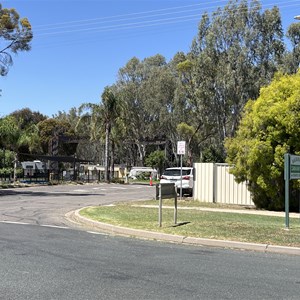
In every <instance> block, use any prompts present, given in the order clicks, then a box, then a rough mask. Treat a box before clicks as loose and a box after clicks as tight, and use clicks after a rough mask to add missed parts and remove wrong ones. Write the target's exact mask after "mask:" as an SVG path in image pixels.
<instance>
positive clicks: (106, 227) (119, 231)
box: [66, 206, 300, 256]
mask: <svg viewBox="0 0 300 300" xmlns="http://www.w3.org/2000/svg"><path fill="white" fill-rule="evenodd" d="M147 207H150V206H147ZM166 208H167V207H166ZM81 209H83V208H81ZM81 209H78V210H75V211H71V212H69V213H67V214H66V219H67V220H68V221H70V222H72V223H73V224H76V225H77V226H80V227H84V228H86V229H89V230H95V231H101V232H104V233H108V234H112V235H122V236H129V237H136V238H142V239H150V240H157V241H164V242H173V243H178V244H185V245H196V246H204V247H220V248H228V249H239V250H248V251H259V252H264V253H278V254H289V255H299V256H300V248H299V247H285V246H276V245H270V244H255V243H244V242H236V241H228V240H215V239H206V238H195V237H188V236H181V235H172V234H166V233H159V232H152V231H146V230H140V229H133V228H127V227H121V226H114V225H111V224H107V223H102V222H97V221H94V220H91V219H88V218H85V217H83V216H81V215H80V210H81ZM180 209H198V210H203V211H222V212H234V213H247V214H249V213H250V214H262V215H271V216H284V212H269V211H255V210H253V211H252V210H251V211H244V210H232V209H218V208H203V207H201V208H199V207H197V208H191V207H188V208H182V207H181V208H180ZM290 218H300V215H299V214H297V213H290ZM299 239H300V237H299Z"/></svg>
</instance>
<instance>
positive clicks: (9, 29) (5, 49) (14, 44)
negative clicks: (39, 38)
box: [0, 4, 33, 76]
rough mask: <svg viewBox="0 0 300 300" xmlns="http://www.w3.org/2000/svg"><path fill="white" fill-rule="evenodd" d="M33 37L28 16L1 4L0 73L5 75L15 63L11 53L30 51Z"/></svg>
mask: <svg viewBox="0 0 300 300" xmlns="http://www.w3.org/2000/svg"><path fill="white" fill-rule="evenodd" d="M32 38H33V34H32V28H31V24H30V22H29V21H28V19H27V18H20V16H19V14H18V13H17V11H16V10H15V9H14V8H10V9H8V8H3V7H2V5H1V4H0V39H1V45H2V46H1V48H0V75H1V76H5V75H7V73H8V71H9V67H10V66H11V65H12V64H13V59H12V55H11V54H15V53H17V52H19V51H29V50H30V48H31V46H30V42H31V40H32Z"/></svg>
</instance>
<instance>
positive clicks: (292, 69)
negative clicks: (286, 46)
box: [282, 22, 300, 74]
mask: <svg viewBox="0 0 300 300" xmlns="http://www.w3.org/2000/svg"><path fill="white" fill-rule="evenodd" d="M286 36H287V38H288V39H289V41H290V43H291V46H292V49H291V50H290V51H287V53H286V55H285V60H284V62H283V66H282V69H283V70H284V71H285V72H286V73H289V74H293V73H296V72H297V71H298V69H299V64H300V22H297V23H292V24H291V25H290V26H289V28H288V30H287V33H286Z"/></svg>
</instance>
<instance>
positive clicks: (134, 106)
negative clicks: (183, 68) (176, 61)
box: [116, 54, 176, 165]
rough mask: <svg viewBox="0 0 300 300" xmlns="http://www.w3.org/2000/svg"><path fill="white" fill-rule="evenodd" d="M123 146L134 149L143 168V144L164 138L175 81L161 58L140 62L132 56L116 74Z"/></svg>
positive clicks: (145, 149) (145, 145) (144, 151)
mask: <svg viewBox="0 0 300 300" xmlns="http://www.w3.org/2000/svg"><path fill="white" fill-rule="evenodd" d="M118 75H119V76H118V81H117V84H116V86H117V89H118V93H119V97H120V98H121V99H122V104H123V106H124V108H123V112H124V113H123V119H124V124H125V128H126V135H127V143H131V145H132V147H133V150H134V148H136V149H137V152H138V156H139V162H138V164H139V165H144V159H145V157H146V154H147V145H149V144H151V143H154V142H155V141H158V140H159V141H161V142H162V143H163V142H165V141H166V139H167V132H168V128H169V127H170V122H169V121H170V114H171V113H172V110H173V99H174V92H175V89H176V81H175V80H174V76H173V74H172V72H171V70H170V68H169V66H168V64H167V63H166V60H165V58H164V57H163V56H162V55H159V54H157V55H155V56H152V57H148V58H145V59H144V60H143V61H140V60H139V59H138V58H136V57H133V58H132V59H131V60H129V61H128V63H127V64H126V65H125V67H123V68H121V69H120V70H119V73H118Z"/></svg>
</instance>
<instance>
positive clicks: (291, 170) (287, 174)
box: [284, 153, 300, 229]
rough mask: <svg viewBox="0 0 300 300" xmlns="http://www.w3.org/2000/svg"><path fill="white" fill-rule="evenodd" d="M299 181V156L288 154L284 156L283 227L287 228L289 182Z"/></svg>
mask: <svg viewBox="0 0 300 300" xmlns="http://www.w3.org/2000/svg"><path fill="white" fill-rule="evenodd" d="M291 179H300V156H299V155H292V154H289V153H285V154H284V180H285V227H286V228H287V229H288V228H289V223H290V221H289V211H290V208H289V205H290V180H291Z"/></svg>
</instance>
